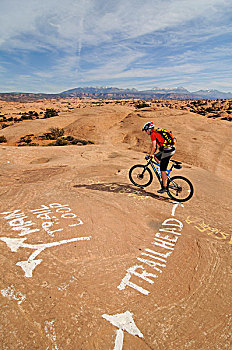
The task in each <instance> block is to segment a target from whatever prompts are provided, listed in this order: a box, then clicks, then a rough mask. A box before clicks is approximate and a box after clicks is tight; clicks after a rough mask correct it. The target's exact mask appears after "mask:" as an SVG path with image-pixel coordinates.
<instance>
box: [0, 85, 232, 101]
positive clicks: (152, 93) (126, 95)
mask: <svg viewBox="0 0 232 350" xmlns="http://www.w3.org/2000/svg"><path fill="white" fill-rule="evenodd" d="M64 97H91V98H96V99H112V100H114V99H115V100H122V99H142V100H187V99H231V98H232V93H231V92H221V91H218V90H198V91H194V92H190V91H188V90H187V89H185V88H183V87H176V88H172V89H162V88H158V87H155V88H153V89H150V90H142V91H140V90H136V89H119V88H116V87H78V88H75V89H71V90H67V91H63V92H61V93H58V94H43V93H23V92H10V93H0V99H1V100H5V101H34V100H39V99H51V98H55V99H58V98H64Z"/></svg>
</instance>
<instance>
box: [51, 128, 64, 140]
mask: <svg viewBox="0 0 232 350" xmlns="http://www.w3.org/2000/svg"><path fill="white" fill-rule="evenodd" d="M49 130H50V133H51V134H52V135H53V136H54V138H55V139H57V138H58V137H61V136H63V135H64V129H60V128H50V129H49Z"/></svg>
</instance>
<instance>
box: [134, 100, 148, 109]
mask: <svg viewBox="0 0 232 350" xmlns="http://www.w3.org/2000/svg"><path fill="white" fill-rule="evenodd" d="M146 107H150V105H149V103H146V102H144V101H143V102H139V103H137V104H135V108H138V109H139V108H146Z"/></svg>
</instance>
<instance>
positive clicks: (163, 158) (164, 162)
mask: <svg viewBox="0 0 232 350" xmlns="http://www.w3.org/2000/svg"><path fill="white" fill-rule="evenodd" d="M174 153H175V147H172V149H170V150H164V151H160V152H158V153H157V154H155V155H154V156H155V157H156V158H157V159H159V161H160V170H161V171H166V170H167V167H168V163H169V160H170V158H171V157H172V156H173V154H174Z"/></svg>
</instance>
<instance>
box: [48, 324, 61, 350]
mask: <svg viewBox="0 0 232 350" xmlns="http://www.w3.org/2000/svg"><path fill="white" fill-rule="evenodd" d="M54 322H55V321H54V320H53V321H45V327H44V329H45V333H46V337H47V338H49V339H50V340H51V342H52V350H59V348H58V346H57V343H56V332H55V327H54ZM49 348H50V346H48V347H47V348H46V350H49Z"/></svg>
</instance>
